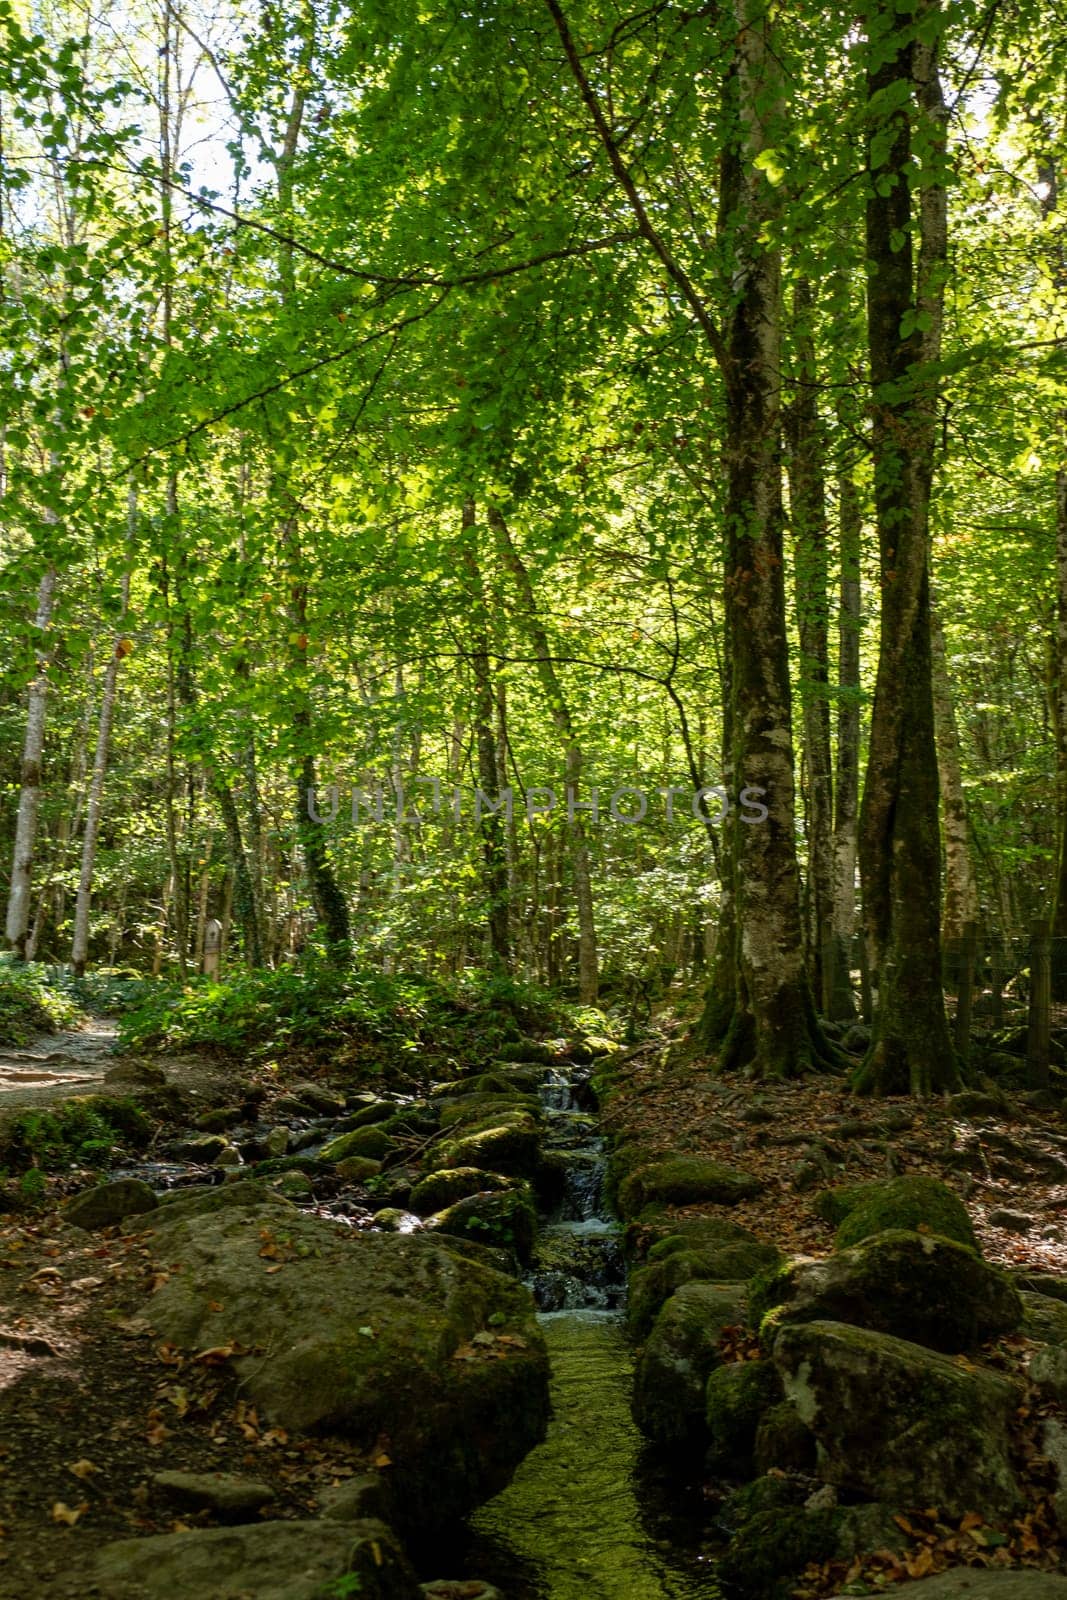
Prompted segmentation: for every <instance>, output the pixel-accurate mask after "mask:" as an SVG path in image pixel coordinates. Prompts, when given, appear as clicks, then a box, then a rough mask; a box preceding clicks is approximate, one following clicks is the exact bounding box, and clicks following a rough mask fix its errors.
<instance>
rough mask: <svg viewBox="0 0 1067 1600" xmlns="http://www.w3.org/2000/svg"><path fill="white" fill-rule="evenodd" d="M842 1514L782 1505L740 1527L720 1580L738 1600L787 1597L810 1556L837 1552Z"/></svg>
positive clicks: (819, 1557)
mask: <svg viewBox="0 0 1067 1600" xmlns="http://www.w3.org/2000/svg"><path fill="white" fill-rule="evenodd" d="M840 1520H841V1518H840V1513H839V1512H837V1511H836V1510H833V1511H806V1510H804V1508H803V1507H780V1508H778V1509H775V1510H772V1511H759V1512H757V1513H756V1514H755V1515H754V1516H751V1517H749V1518H748V1520H747V1521H746V1522H745V1523H744V1524H743V1525H742V1526H741V1527H740V1528H739V1529H738V1531H737V1533H735V1535H734V1537H733V1538H732V1539H731V1541H730V1544H729V1545H728V1547H727V1549H726V1552H725V1554H724V1555H723V1557H722V1560H721V1561H720V1563H719V1580H720V1582H721V1584H722V1586H723V1588H724V1589H726V1590H727V1591H728V1592H729V1593H730V1594H731V1595H736V1596H737V1597H738V1600H784V1597H785V1596H786V1595H788V1593H789V1591H790V1589H791V1588H792V1586H793V1581H794V1579H795V1578H796V1576H797V1574H798V1573H800V1572H802V1571H803V1569H804V1568H805V1567H806V1566H807V1564H808V1563H809V1561H826V1560H829V1559H830V1557H832V1555H833V1554H834V1550H835V1547H836V1545H837V1539H838V1525H839V1523H840Z"/></svg>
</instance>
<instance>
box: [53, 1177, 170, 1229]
mask: <svg viewBox="0 0 1067 1600" xmlns="http://www.w3.org/2000/svg"><path fill="white" fill-rule="evenodd" d="M158 1204H159V1202H158V1200H157V1199H156V1197H155V1195H154V1194H153V1192H152V1190H151V1189H150V1188H149V1186H148V1184H147V1183H142V1182H141V1180H140V1178H116V1179H115V1181H114V1182H113V1183H98V1184H97V1185H96V1187H95V1189H83V1190H82V1192H81V1194H76V1195H75V1196H74V1198H73V1200H68V1201H67V1204H66V1205H65V1206H64V1207H63V1220H64V1221H65V1222H70V1223H73V1225H74V1227H76V1228H84V1229H85V1230H86V1232H94V1231H95V1230H96V1229H98V1228H111V1227H113V1226H114V1225H115V1223H116V1222H122V1221H123V1219H124V1218H126V1217H132V1216H139V1215H143V1214H144V1213H145V1212H147V1211H155V1209H156V1207H157V1206H158Z"/></svg>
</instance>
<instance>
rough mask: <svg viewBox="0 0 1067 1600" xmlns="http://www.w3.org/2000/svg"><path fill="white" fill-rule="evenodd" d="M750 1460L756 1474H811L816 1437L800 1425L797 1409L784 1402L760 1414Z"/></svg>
mask: <svg viewBox="0 0 1067 1600" xmlns="http://www.w3.org/2000/svg"><path fill="white" fill-rule="evenodd" d="M752 1456H753V1465H754V1466H755V1469H756V1471H757V1472H805V1473H812V1472H814V1470H815V1459H816V1450H815V1437H814V1435H813V1434H812V1432H811V1430H810V1429H809V1428H807V1427H805V1425H804V1423H803V1422H801V1420H800V1416H799V1415H798V1413H797V1408H796V1406H794V1405H792V1404H791V1403H790V1402H789V1401H788V1400H783V1401H781V1402H780V1403H779V1404H778V1405H774V1406H769V1407H768V1408H767V1410H766V1411H764V1412H763V1413H762V1415H761V1416H760V1418H759V1421H758V1423H757V1426H756V1437H755V1440H754V1442H753V1446H752Z"/></svg>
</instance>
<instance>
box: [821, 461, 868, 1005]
mask: <svg viewBox="0 0 1067 1600" xmlns="http://www.w3.org/2000/svg"><path fill="white" fill-rule="evenodd" d="M838 517H839V523H840V546H841V576H840V580H839V591H838V592H839V597H840V598H839V611H838V624H837V684H838V701H837V772H836V778H835V782H834V909H833V931H832V938H831V954H830V963H829V965H830V1009H829V1015H830V1016H831V1017H832V1018H833V1019H834V1020H835V1021H837V1022H845V1021H851V1020H852V1019H853V1018H854V1017H855V1015H856V1001H855V997H854V995H853V993H852V934H853V929H854V927H855V920H856V852H857V848H858V844H857V823H858V816H859V771H860V630H861V614H860V526H861V524H860V507H859V499H858V496H857V494H856V485H855V483H854V481H853V479H852V474H851V471H850V469H849V468H848V467H846V466H844V465H842V466H841V468H840V469H839V472H838Z"/></svg>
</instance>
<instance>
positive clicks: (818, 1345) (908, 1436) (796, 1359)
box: [774, 1322, 1022, 1517]
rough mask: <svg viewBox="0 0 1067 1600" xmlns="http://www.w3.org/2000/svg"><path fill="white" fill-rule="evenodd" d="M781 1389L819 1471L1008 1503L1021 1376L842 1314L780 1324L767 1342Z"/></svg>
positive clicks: (905, 1498)
mask: <svg viewBox="0 0 1067 1600" xmlns="http://www.w3.org/2000/svg"><path fill="white" fill-rule="evenodd" d="M774 1364H775V1366H776V1367H777V1368H778V1371H779V1373H780V1374H781V1378H782V1384H783V1387H784V1389H785V1394H786V1399H787V1400H790V1401H792V1403H793V1405H794V1406H795V1407H796V1409H797V1413H798V1415H799V1416H800V1419H801V1421H802V1422H803V1423H804V1424H805V1426H806V1427H808V1428H810V1429H811V1431H812V1433H813V1434H814V1435H815V1438H816V1440H817V1442H818V1445H819V1468H818V1470H819V1475H820V1477H822V1478H824V1479H825V1480H826V1481H827V1482H828V1483H832V1484H834V1485H836V1486H837V1487H838V1488H842V1489H845V1490H847V1491H849V1492H850V1493H853V1494H856V1495H858V1496H859V1497H860V1498H863V1499H867V1500H880V1501H885V1502H887V1503H889V1504H894V1505H901V1506H907V1505H936V1506H939V1507H940V1508H941V1509H942V1512H943V1513H947V1514H948V1516H950V1517H956V1516H962V1515H963V1514H964V1512H965V1511H968V1510H973V1511H979V1512H981V1513H982V1514H983V1515H984V1516H988V1515H992V1516H999V1515H1002V1514H1006V1513H1009V1512H1011V1511H1013V1510H1015V1508H1016V1507H1017V1506H1018V1504H1019V1502H1020V1491H1019V1486H1018V1483H1017V1481H1016V1478H1015V1474H1014V1471H1013V1469H1012V1463H1011V1436H1010V1429H1011V1425H1012V1422H1013V1420H1014V1414H1015V1410H1016V1407H1017V1406H1018V1405H1019V1403H1020V1400H1021V1398H1022V1388H1021V1386H1020V1385H1019V1384H1017V1383H1014V1382H1012V1381H1010V1380H1009V1379H1007V1378H1004V1377H1002V1376H1001V1375H1000V1374H999V1373H995V1372H991V1371H989V1370H988V1369H986V1368H981V1367H978V1366H975V1365H972V1364H970V1363H968V1364H967V1365H965V1366H961V1365H960V1364H959V1363H958V1361H957V1360H954V1359H953V1358H952V1357H950V1356H946V1355H942V1354H940V1353H937V1352H935V1351H932V1350H927V1349H925V1348H924V1347H923V1346H921V1345H917V1344H912V1343H909V1342H908V1341H906V1340H904V1339H897V1338H894V1337H892V1336H891V1335H889V1334H885V1333H873V1332H871V1331H870V1330H869V1329H867V1328H854V1327H849V1326H848V1325H847V1324H845V1323H840V1322H810V1323H790V1324H788V1325H787V1326H786V1327H784V1328H782V1329H781V1331H780V1332H779V1334H778V1337H777V1338H776V1340H775V1343H774Z"/></svg>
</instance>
